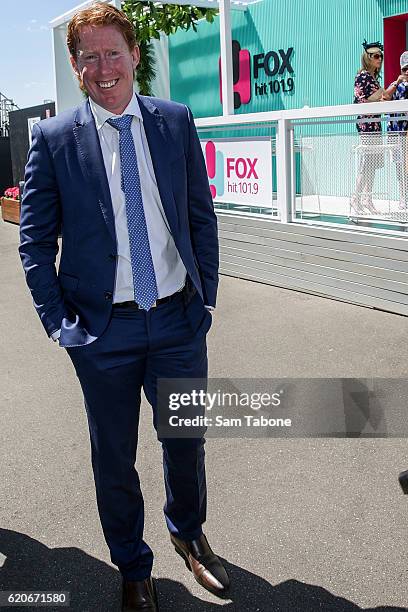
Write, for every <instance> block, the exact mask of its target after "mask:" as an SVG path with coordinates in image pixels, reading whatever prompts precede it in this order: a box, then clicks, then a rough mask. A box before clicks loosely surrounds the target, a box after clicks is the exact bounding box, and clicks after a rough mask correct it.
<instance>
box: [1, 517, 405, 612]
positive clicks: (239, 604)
mask: <svg viewBox="0 0 408 612" xmlns="http://www.w3.org/2000/svg"><path fill="white" fill-rule="evenodd" d="M0 553H1V554H2V555H3V556H4V557H5V559H4V557H3V564H2V567H0V590H2V591H6V590H7V591H11V590H20V591H22V590H28V591H69V592H70V593H71V605H70V608H66V607H65V608H64V607H52V608H50V607H47V608H46V609H47V610H53V611H56V610H64V609H65V610H67V609H71V610H77V611H80V612H88V611H89V612H91V611H92V612H93V611H95V612H105V611H106V612H108V611H109V612H114V611H119V609H120V584H121V581H120V575H119V573H118V572H117V571H116V570H114V569H113V568H112V567H110V566H109V565H107V564H106V563H104V562H103V561H99V560H98V559H95V558H94V557H91V556H90V555H88V554H86V553H84V552H83V551H82V550H80V549H79V548H54V549H51V548H48V547H47V546H45V545H44V544H41V542H39V541H38V540H34V539H33V538H30V537H29V536H27V535H24V534H22V533H18V532H16V531H10V530H7V529H0ZM224 562H225V566H226V568H227V571H228V573H229V574H230V577H231V580H232V583H233V588H232V589H231V593H230V598H229V600H226V601H225V602H222V603H220V604H217V603H210V602H208V601H202V600H201V599H199V598H198V597H195V596H193V595H192V594H191V593H190V592H189V591H188V590H187V588H186V587H185V586H184V585H183V584H181V583H179V582H176V581H174V580H169V579H163V578H159V579H158V580H157V589H158V593H159V599H160V604H161V611H162V612H181V611H183V612H201V611H202V612H216V611H217V610H218V611H219V612H233V611H234V612H314V611H318V610H321V611H324V612H354V611H356V610H365V612H374V610H375V611H376V612H397V611H401V610H407V608H395V607H389V606H382V607H377V608H370V609H367V608H360V607H359V606H357V605H356V604H354V603H352V602H351V601H348V600H346V599H343V598H341V597H336V596H334V595H333V594H332V593H330V592H329V591H326V590H325V589H323V588H321V587H318V586H314V585H310V584H305V583H302V582H298V581H297V580H287V581H285V582H283V583H281V584H278V585H276V586H272V585H271V584H270V583H269V582H267V581H266V580H264V579H263V578H260V577H259V576H257V575H255V574H253V573H251V572H249V571H247V570H244V569H243V568H240V567H238V566H236V565H233V564H232V563H229V562H228V561H225V560H224ZM191 579H192V578H191V576H186V583H187V584H188V581H190V580H191ZM16 609H21V610H22V609H24V610H36V611H38V610H39V608H38V607H31V606H24V607H19V608H17V607H4V608H2V610H16Z"/></svg>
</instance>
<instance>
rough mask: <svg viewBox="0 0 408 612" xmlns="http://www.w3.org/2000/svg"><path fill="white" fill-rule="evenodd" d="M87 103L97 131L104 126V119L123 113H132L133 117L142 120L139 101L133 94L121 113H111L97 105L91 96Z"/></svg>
mask: <svg viewBox="0 0 408 612" xmlns="http://www.w3.org/2000/svg"><path fill="white" fill-rule="evenodd" d="M89 105H90V107H91V111H92V114H93V116H94V119H95V125H96V129H97V130H98V131H99V130H100V129H101V128H102V127H103V126H104V124H105V123H106V121H107V120H108V119H110V118H111V117H122V116H123V115H133V116H134V117H137V118H138V119H140V121H143V117H142V113H141V111H140V106H139V102H138V99H137V98H136V96H135V95H133V96H132V99H131V100H130V102H129V104H128V105H127V107H126V108H125V110H124V111H123V113H122V114H121V115H115V114H113V113H111V112H110V111H108V110H106V108H103V107H102V106H99V104H97V103H96V102H94V100H92V98H89Z"/></svg>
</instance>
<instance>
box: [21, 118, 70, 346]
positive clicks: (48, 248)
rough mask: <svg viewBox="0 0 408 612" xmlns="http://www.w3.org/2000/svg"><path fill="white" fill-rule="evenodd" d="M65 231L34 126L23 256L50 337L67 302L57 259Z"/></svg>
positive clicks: (39, 131) (27, 175) (46, 150)
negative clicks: (59, 238)
mask: <svg viewBox="0 0 408 612" xmlns="http://www.w3.org/2000/svg"><path fill="white" fill-rule="evenodd" d="M60 228H61V206H60V199H59V190H58V186H57V181H56V176H55V172H54V166H53V161H52V157H51V154H50V151H49V148H48V146H47V143H46V141H45V138H44V135H43V132H42V129H41V126H40V125H39V124H36V125H34V127H33V134H32V146H31V149H30V152H29V155H28V162H27V166H26V171H25V186H24V194H23V197H22V201H21V215H20V247H19V252H20V257H21V262H22V264H23V268H24V272H25V276H26V282H27V285H28V287H29V289H30V291H31V294H32V297H33V301H34V306H35V308H36V310H37V313H38V315H39V317H40V319H41V322H42V324H43V326H44V328H45V330H46V332H47V334H48V335H49V336H50V335H51V334H52V333H53V332H54V331H56V330H57V329H59V328H60V326H61V321H62V319H63V317H64V301H63V297H62V292H61V288H60V285H59V282H58V278H57V272H56V268H55V259H56V255H57V253H58V234H59V232H60Z"/></svg>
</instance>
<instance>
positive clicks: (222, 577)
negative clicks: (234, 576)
mask: <svg viewBox="0 0 408 612" xmlns="http://www.w3.org/2000/svg"><path fill="white" fill-rule="evenodd" d="M170 539H171V541H172V543H173V545H174V548H175V549H176V552H177V553H178V554H179V555H180V556H181V557H182V558H183V559H184V562H185V564H186V567H187V569H189V570H190V571H191V572H192V573H193V576H194V578H195V579H196V580H197V582H198V583H199V584H201V586H203V587H204V588H205V589H207V591H210V592H211V593H213V594H214V595H218V596H220V597H223V596H224V595H225V593H226V591H227V590H228V589H229V586H230V581H229V578H228V574H227V572H226V571H225V568H224V566H223V565H222V563H221V561H220V560H219V558H218V557H217V556H216V555H215V554H214V553H213V551H212V550H211V548H210V545H209V544H208V542H207V538H206V537H205V535H204V534H202V535H201V536H200V537H199V538H198V539H197V540H192V541H191V542H186V541H184V540H180V539H179V538H176V536H174V535H172V534H170Z"/></svg>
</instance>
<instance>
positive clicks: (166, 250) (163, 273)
mask: <svg viewBox="0 0 408 612" xmlns="http://www.w3.org/2000/svg"><path fill="white" fill-rule="evenodd" d="M89 102H90V105H91V111H92V114H93V116H94V118H95V124H96V129H97V132H98V137H99V142H100V143H101V149H102V156H103V161H104V163H105V170H106V176H107V178H108V183H109V189H110V193H111V198H112V206H113V214H114V219H115V229H116V240H117V249H118V250H117V253H118V261H117V271H116V280H115V287H114V293H113V302H114V303H115V302H127V301H128V300H134V299H135V298H134V291H133V276H132V267H131V263H130V247H129V234H128V227H127V217H126V205H125V194H124V193H123V191H122V189H121V171H120V153H119V132H118V130H117V129H115V128H114V127H113V126H111V125H109V123H107V122H106V121H107V119H110V118H111V117H122V116H123V115H133V120H132V125H131V131H132V136H133V141H134V143H135V150H136V156H137V165H138V168H139V176H140V186H141V189H142V199H143V207H144V213H145V218H146V225H147V233H148V236H149V242H150V250H151V253H152V260H153V266H154V271H155V274H156V283H157V291H158V297H159V298H163V297H166V296H168V295H172V294H173V293H175V292H176V291H178V290H179V289H181V288H182V287H183V286H184V284H185V281H186V269H185V267H184V264H183V262H182V260H181V257H180V255H179V253H178V251H177V248H176V245H175V244H174V240H173V236H172V235H171V231H170V227H169V224H168V222H167V219H166V215H165V213H164V210H163V206H162V203H161V199H160V194H159V190H158V187H157V181H156V177H155V174H154V168H153V164H152V159H151V156H150V151H149V145H148V142H147V138H146V133H145V130H144V127H143V117H142V113H141V112H140V107H139V102H138V100H137V98H136V96H133V97H132V99H131V101H130V102H129V104H128V106H127V107H126V108H125V110H124V111H123V113H122V115H113V114H112V113H110V112H109V111H108V110H106V109H104V108H102V107H101V106H99V105H98V104H96V103H95V102H94V101H93V100H91V99H90V100H89Z"/></svg>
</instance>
